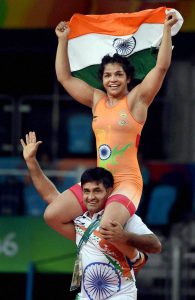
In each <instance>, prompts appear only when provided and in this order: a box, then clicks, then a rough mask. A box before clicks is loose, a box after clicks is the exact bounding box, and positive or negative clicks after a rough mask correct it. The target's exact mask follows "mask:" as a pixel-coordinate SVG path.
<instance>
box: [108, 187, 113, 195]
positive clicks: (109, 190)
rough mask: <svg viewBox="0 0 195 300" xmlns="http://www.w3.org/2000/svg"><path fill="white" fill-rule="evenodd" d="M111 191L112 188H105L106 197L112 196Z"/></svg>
mask: <svg viewBox="0 0 195 300" xmlns="http://www.w3.org/2000/svg"><path fill="white" fill-rule="evenodd" d="M112 191H113V188H112V187H109V188H107V194H108V197H109V196H110V195H111V194H112Z"/></svg>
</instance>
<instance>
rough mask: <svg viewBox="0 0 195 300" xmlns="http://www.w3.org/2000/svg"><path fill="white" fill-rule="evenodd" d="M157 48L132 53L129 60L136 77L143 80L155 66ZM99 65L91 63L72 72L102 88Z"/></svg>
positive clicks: (75, 75)
mask: <svg viewBox="0 0 195 300" xmlns="http://www.w3.org/2000/svg"><path fill="white" fill-rule="evenodd" d="M157 53H158V51H157V49H156V48H151V49H145V50H142V51H139V52H136V53H134V54H133V55H131V56H130V57H129V58H128V60H129V61H130V63H131V64H132V65H133V66H134V68H135V79H137V80H143V79H144V77H145V76H146V75H147V74H148V72H149V71H150V70H151V69H152V68H153V67H154V66H155V64H156V59H157ZM98 70H99V65H91V66H89V67H86V68H84V69H81V70H79V71H74V72H72V75H73V76H74V77H77V78H80V79H82V80H84V81H85V82H87V83H88V84H89V85H91V86H93V87H95V88H97V89H102V90H103V86H102V83H101V81H100V80H99V79H98V75H97V74H98Z"/></svg>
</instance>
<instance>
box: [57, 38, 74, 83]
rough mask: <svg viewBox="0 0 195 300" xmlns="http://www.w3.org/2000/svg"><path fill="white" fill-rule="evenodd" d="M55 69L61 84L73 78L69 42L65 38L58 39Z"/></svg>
mask: <svg viewBox="0 0 195 300" xmlns="http://www.w3.org/2000/svg"><path fill="white" fill-rule="evenodd" d="M55 68H56V75H57V79H58V81H60V82H61V83H63V82H64V81H65V80H66V79H67V78H69V77H70V76H71V72H70V64H69V58H68V40H67V39H65V38H59V39H58V47H57V52H56V62H55Z"/></svg>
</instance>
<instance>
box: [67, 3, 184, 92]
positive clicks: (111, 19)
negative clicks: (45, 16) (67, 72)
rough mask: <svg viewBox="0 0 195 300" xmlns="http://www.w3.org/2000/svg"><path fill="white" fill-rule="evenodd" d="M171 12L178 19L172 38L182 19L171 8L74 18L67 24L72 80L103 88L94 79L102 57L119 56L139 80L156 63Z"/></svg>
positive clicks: (80, 15) (75, 16) (74, 16)
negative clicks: (125, 60) (80, 80)
mask: <svg viewBox="0 0 195 300" xmlns="http://www.w3.org/2000/svg"><path fill="white" fill-rule="evenodd" d="M172 11H174V12H176V14H177V17H178V22H177V23H176V24H175V25H174V26H173V27H172V31H171V34H172V36H173V35H175V34H177V32H178V31H179V30H180V28H181V26H182V24H183V18H182V16H181V15H180V13H179V12H178V11H177V10H175V9H171V8H166V7H159V8H157V9H147V10H143V11H139V12H135V13H113V14H105V15H82V14H74V15H73V16H72V18H71V20H70V22H69V27H70V34H69V43H68V54H69V60H70V68H71V72H72V74H73V76H75V77H78V78H81V79H82V80H85V81H86V82H87V83H89V84H90V85H92V86H94V87H96V88H102V85H101V82H100V81H99V79H98V77H97V72H98V68H99V64H100V63H101V60H102V57H103V56H104V55H106V54H110V55H113V54H114V53H118V54H120V55H122V56H125V57H127V58H128V59H129V60H130V62H131V64H132V65H133V66H134V67H135V79H138V80H142V79H143V78H144V77H145V76H146V74H147V73H148V72H149V71H150V70H151V69H152V68H153V67H154V65H155V63H156V57H157V52H158V48H159V45H160V42H161V39H162V34H163V26H164V21H165V17H166V14H168V13H169V12H172Z"/></svg>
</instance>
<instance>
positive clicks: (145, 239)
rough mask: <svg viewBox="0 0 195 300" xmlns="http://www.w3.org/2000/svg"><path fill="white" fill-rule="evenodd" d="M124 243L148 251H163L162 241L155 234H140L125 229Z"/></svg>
mask: <svg viewBox="0 0 195 300" xmlns="http://www.w3.org/2000/svg"><path fill="white" fill-rule="evenodd" d="M124 243H126V244H127V245H129V246H131V247H135V248H137V249H138V250H139V251H142V252H146V253H160V252H161V242H160V241H159V239H158V238H157V236H156V235H155V234H143V235H138V234H135V233H132V232H127V231H125V234H124Z"/></svg>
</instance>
